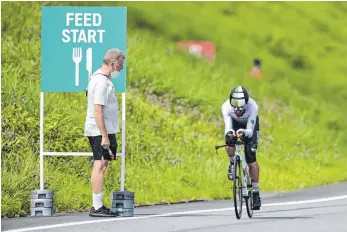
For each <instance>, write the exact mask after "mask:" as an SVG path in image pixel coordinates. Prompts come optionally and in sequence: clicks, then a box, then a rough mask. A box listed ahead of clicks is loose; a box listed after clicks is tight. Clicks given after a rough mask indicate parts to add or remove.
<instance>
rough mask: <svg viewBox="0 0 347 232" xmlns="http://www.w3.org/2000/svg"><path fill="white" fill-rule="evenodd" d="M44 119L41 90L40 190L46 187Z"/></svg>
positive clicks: (41, 93)
mask: <svg viewBox="0 0 347 232" xmlns="http://www.w3.org/2000/svg"><path fill="white" fill-rule="evenodd" d="M43 121H44V92H40V190H43V189H44V183H43V173H44V172H43Z"/></svg>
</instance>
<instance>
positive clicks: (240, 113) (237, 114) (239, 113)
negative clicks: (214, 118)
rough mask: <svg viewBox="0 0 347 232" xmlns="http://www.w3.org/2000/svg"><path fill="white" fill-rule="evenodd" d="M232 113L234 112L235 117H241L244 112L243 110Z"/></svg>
mask: <svg viewBox="0 0 347 232" xmlns="http://www.w3.org/2000/svg"><path fill="white" fill-rule="evenodd" d="M234 112H235V114H236V116H237V117H241V116H242V115H243V113H244V112H245V111H244V110H235V111H234Z"/></svg>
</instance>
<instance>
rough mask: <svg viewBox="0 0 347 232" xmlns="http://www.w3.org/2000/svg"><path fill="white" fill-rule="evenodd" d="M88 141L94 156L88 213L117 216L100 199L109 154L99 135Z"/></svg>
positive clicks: (99, 215) (100, 215)
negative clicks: (91, 196)
mask: <svg viewBox="0 0 347 232" xmlns="http://www.w3.org/2000/svg"><path fill="white" fill-rule="evenodd" d="M89 141H90V145H91V147H92V150H93V157H94V166H93V170H92V175H91V185H92V194H93V207H92V209H91V211H90V213H89V215H90V216H98V217H107V216H111V217H115V216H117V215H116V213H112V212H111V211H110V210H109V209H108V208H106V207H105V206H104V205H103V201H102V199H103V191H104V176H105V172H106V169H107V167H108V160H109V159H110V157H109V154H108V152H107V150H105V149H104V148H103V147H102V146H101V136H96V137H90V138H89ZM110 142H111V141H110ZM111 143H112V142H111Z"/></svg>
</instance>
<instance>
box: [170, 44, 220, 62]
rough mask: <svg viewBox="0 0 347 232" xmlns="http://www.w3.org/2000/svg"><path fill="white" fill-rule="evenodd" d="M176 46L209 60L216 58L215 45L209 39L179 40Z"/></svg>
mask: <svg viewBox="0 0 347 232" xmlns="http://www.w3.org/2000/svg"><path fill="white" fill-rule="evenodd" d="M177 46H178V48H181V49H183V50H186V51H187V52H189V53H191V54H194V55H196V56H198V57H203V58H204V59H206V60H207V61H209V62H210V61H213V60H214V59H215V58H216V45H215V44H214V43H213V42H210V41H180V42H179V43H178V44H177Z"/></svg>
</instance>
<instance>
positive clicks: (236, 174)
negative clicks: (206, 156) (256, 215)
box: [215, 139, 253, 219]
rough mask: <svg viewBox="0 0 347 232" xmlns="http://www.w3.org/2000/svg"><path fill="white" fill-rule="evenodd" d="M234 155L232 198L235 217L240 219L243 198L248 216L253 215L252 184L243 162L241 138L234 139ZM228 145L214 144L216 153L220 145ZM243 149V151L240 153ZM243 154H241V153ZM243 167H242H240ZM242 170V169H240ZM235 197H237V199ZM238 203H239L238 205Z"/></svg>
mask: <svg viewBox="0 0 347 232" xmlns="http://www.w3.org/2000/svg"><path fill="white" fill-rule="evenodd" d="M234 144H235V147H236V150H235V155H234V157H233V159H234V170H233V198H234V206H235V207H234V208H235V214H236V218H237V219H241V215H242V204H243V202H244V201H243V200H245V202H246V209H247V214H248V217H249V218H252V217H253V195H252V193H253V185H252V180H251V176H250V172H249V167H248V165H247V163H246V162H245V160H246V159H245V153H244V149H242V145H243V144H244V141H243V140H240V139H238V140H236V141H235V143H234ZM226 146H230V145H228V144H224V145H221V146H215V150H216V153H217V155H218V152H217V150H218V149H219V148H222V147H226ZM241 151H243V153H241ZM241 154H243V155H241ZM241 167H243V169H241ZM242 170H243V171H242ZM237 197H238V198H239V199H237ZM238 203H239V205H238Z"/></svg>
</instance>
